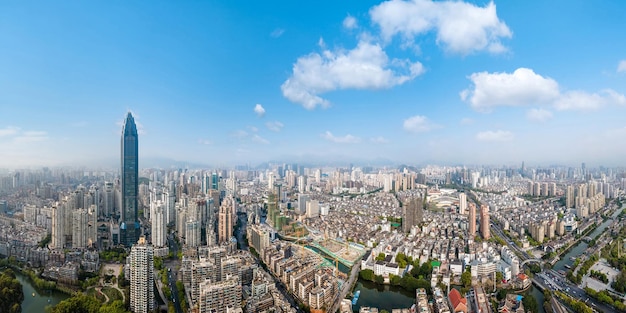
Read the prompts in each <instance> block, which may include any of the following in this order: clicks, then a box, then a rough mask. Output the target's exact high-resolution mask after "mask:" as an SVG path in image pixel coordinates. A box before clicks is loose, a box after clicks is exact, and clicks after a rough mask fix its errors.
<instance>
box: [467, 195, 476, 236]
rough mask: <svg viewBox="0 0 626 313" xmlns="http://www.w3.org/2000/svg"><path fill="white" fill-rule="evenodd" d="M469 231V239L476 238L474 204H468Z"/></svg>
mask: <svg viewBox="0 0 626 313" xmlns="http://www.w3.org/2000/svg"><path fill="white" fill-rule="evenodd" d="M468 219H469V229H468V235H469V238H470V239H473V238H474V236H476V205H475V204H474V203H471V202H470V204H469V216H468Z"/></svg>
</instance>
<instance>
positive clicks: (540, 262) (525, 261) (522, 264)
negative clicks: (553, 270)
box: [519, 259, 543, 266]
mask: <svg viewBox="0 0 626 313" xmlns="http://www.w3.org/2000/svg"><path fill="white" fill-rule="evenodd" d="M530 262H536V263H539V265H543V260H540V259H526V260H524V261H523V262H522V263H521V264H520V265H519V266H524V265H526V264H528V263H530Z"/></svg>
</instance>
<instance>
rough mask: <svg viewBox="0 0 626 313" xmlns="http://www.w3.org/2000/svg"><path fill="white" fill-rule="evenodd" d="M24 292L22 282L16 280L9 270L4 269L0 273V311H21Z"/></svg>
mask: <svg viewBox="0 0 626 313" xmlns="http://www.w3.org/2000/svg"><path fill="white" fill-rule="evenodd" d="M23 300H24V292H23V291H22V284H20V282H19V281H18V280H17V278H16V277H15V274H14V273H13V271H11V270H5V271H4V272H2V274H0V312H3V313H4V312H7V313H20V312H22V301H23Z"/></svg>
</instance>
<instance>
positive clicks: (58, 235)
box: [50, 203, 65, 249]
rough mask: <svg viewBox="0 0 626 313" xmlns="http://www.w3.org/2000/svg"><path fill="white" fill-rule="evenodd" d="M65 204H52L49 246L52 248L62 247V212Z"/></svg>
mask: <svg viewBox="0 0 626 313" xmlns="http://www.w3.org/2000/svg"><path fill="white" fill-rule="evenodd" d="M64 211H65V206H64V205H63V204H60V203H56V204H55V205H53V206H52V237H51V242H50V246H51V248H52V249H63V246H64V244H65V236H64V235H63V213H64Z"/></svg>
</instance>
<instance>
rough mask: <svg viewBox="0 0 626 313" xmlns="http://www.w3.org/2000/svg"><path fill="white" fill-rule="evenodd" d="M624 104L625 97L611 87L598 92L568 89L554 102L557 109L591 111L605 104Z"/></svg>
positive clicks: (625, 101)
mask: <svg viewBox="0 0 626 313" xmlns="http://www.w3.org/2000/svg"><path fill="white" fill-rule="evenodd" d="M610 104H619V105H624V104H626V97H625V96H624V95H623V94H620V93H617V92H616V91H615V90H612V89H605V90H602V91H600V92H599V93H587V92H584V91H576V90H575V91H568V92H566V93H564V94H563V95H561V97H560V98H559V99H558V100H557V101H556V102H555V103H554V107H555V108H556V109H557V110H561V111H564V110H579V111H592V110H597V109H599V108H601V107H603V106H605V105H610Z"/></svg>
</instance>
